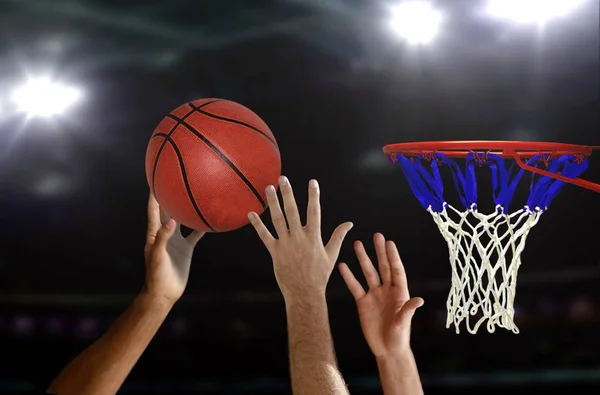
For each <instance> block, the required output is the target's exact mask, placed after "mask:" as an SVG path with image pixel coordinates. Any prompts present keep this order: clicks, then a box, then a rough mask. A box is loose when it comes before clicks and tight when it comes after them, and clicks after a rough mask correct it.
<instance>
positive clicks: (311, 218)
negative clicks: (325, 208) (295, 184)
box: [306, 180, 321, 234]
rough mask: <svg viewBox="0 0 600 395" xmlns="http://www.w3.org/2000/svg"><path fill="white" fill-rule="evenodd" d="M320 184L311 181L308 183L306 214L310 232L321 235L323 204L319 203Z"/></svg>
mask: <svg viewBox="0 0 600 395" xmlns="http://www.w3.org/2000/svg"><path fill="white" fill-rule="evenodd" d="M319 194H320V191H319V183H318V182H317V180H310V182H309V183H308V208H307V210H306V211H307V212H306V227H307V229H308V230H309V231H310V232H314V233H318V234H320V233H321V202H319Z"/></svg>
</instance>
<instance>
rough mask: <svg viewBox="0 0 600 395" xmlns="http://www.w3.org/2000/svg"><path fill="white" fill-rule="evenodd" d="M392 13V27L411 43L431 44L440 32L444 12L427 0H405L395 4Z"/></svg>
mask: <svg viewBox="0 0 600 395" xmlns="http://www.w3.org/2000/svg"><path fill="white" fill-rule="evenodd" d="M391 13H392V19H391V27H392V29H393V30H394V31H395V32H396V34H398V35H399V36H400V37H401V38H402V39H404V40H406V41H407V42H408V43H409V44H412V45H424V44H429V43H431V42H432V41H433V40H434V39H435V37H436V36H437V35H438V33H439V30H440V25H441V23H442V13H441V12H440V11H438V10H436V9H435V8H434V7H433V6H432V5H431V3H429V2H427V1H421V0H409V1H404V2H402V3H400V4H397V5H395V6H393V7H392V8H391Z"/></svg>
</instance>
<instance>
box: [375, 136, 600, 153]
mask: <svg viewBox="0 0 600 395" xmlns="http://www.w3.org/2000/svg"><path fill="white" fill-rule="evenodd" d="M594 149H600V147H594V146H588V145H578V144H565V143H551V142H540V141H502V140H468V141H459V140H449V141H417V142H408V143H397V144H388V145H386V146H384V147H383V152H384V153H385V154H387V155H390V154H402V155H406V156H417V155H420V154H422V153H424V152H438V153H442V154H445V155H446V156H451V157H464V156H467V154H468V153H469V152H473V151H477V152H483V151H485V152H489V153H493V154H497V155H501V156H509V157H514V156H515V155H516V156H519V157H530V156H533V155H536V154H539V153H541V152H544V153H554V154H558V155H566V154H575V155H583V156H590V155H592V151H593V150H594Z"/></svg>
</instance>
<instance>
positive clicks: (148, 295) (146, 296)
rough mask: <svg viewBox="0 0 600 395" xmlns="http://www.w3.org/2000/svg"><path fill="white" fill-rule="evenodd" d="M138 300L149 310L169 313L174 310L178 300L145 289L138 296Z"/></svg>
mask: <svg viewBox="0 0 600 395" xmlns="http://www.w3.org/2000/svg"><path fill="white" fill-rule="evenodd" d="M136 300H137V301H138V302H140V303H141V304H142V305H143V306H145V307H147V308H151V309H156V310H164V311H167V312H168V311H170V310H171V309H172V308H173V306H174V305H175V302H176V300H173V299H171V298H168V297H166V296H164V295H161V294H157V293H154V292H150V291H148V290H145V289H144V290H143V291H142V292H140V293H139V294H138V296H137V298H136Z"/></svg>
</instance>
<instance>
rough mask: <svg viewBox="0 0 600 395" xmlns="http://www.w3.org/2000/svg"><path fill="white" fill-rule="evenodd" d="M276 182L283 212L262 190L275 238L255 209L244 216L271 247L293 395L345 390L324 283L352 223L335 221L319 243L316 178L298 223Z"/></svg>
mask: <svg viewBox="0 0 600 395" xmlns="http://www.w3.org/2000/svg"><path fill="white" fill-rule="evenodd" d="M279 186H280V190H281V195H282V196H283V204H284V211H285V216H284V214H283V212H282V210H281V207H280V205H279V199H278V198H277V192H276V191H275V188H274V187H273V186H269V187H268V188H267V191H266V193H267V200H268V202H269V211H270V212H271V219H272V221H273V225H274V227H275V231H276V232H277V238H275V237H274V236H273V235H272V234H271V233H270V232H269V231H268V230H267V228H266V227H265V225H264V224H263V223H262V221H261V220H260V218H259V217H258V215H257V214H256V213H249V214H248V217H249V218H250V222H251V223H252V225H253V226H254V228H255V229H256V232H257V233H258V236H259V237H260V239H261V240H262V241H263V243H264V244H265V246H266V247H267V249H268V250H269V252H270V253H271V257H272V258H273V269H274V271H275V277H276V279H277V284H279V288H280V289H281V292H282V294H283V297H284V300H285V307H286V314H287V324H288V340H289V354H290V355H289V356H290V374H291V379H292V392H293V393H294V395H314V394H321V395H348V388H347V387H346V385H345V383H344V379H343V378H342V375H341V373H340V372H339V369H338V366H337V361H336V358H335V351H334V349H333V341H332V339H331V330H330V327H329V316H328V312H327V302H326V299H325V289H326V288H327V282H328V281H329V277H330V276H331V272H332V271H333V268H334V266H335V262H336V261H337V258H338V254H339V252H340V248H341V245H342V242H343V241H344V237H345V236H346V234H347V233H348V231H349V230H350V228H351V227H352V224H351V223H344V224H342V225H340V226H338V227H337V228H336V230H335V231H334V232H333V235H332V236H331V239H330V241H329V243H327V245H323V240H322V239H321V206H320V203H319V185H318V184H317V181H315V180H311V181H310V183H309V188H308V210H307V219H306V225H304V226H303V225H302V223H301V221H300V213H299V212H298V207H297V206H296V200H295V198H294V193H293V191H292V186H291V185H290V183H289V181H288V180H287V178H285V177H281V178H280V179H279ZM286 218H287V224H286ZM288 224H289V226H288Z"/></svg>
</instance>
